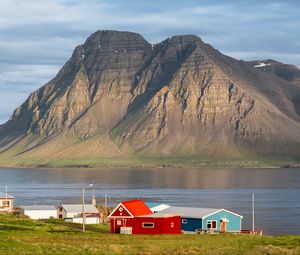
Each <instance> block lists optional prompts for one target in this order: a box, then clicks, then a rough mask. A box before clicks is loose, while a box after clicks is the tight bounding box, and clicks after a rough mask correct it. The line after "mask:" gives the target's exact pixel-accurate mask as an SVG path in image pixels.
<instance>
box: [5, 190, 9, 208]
mask: <svg viewBox="0 0 300 255" xmlns="http://www.w3.org/2000/svg"><path fill="white" fill-rule="evenodd" d="M7 201H8V200H7V185H6V186H5V204H6V212H7V213H8V211H9V207H7V205H8V202H7Z"/></svg>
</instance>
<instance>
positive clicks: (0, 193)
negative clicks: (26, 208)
mask: <svg viewBox="0 0 300 255" xmlns="http://www.w3.org/2000/svg"><path fill="white" fill-rule="evenodd" d="M1 198H4V199H5V198H14V197H13V196H12V195H9V194H6V193H3V192H0V199H1Z"/></svg>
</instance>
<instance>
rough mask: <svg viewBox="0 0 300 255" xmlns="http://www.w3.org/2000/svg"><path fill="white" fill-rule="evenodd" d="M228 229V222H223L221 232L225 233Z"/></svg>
mask: <svg viewBox="0 0 300 255" xmlns="http://www.w3.org/2000/svg"><path fill="white" fill-rule="evenodd" d="M226 227H227V222H226V221H221V226H220V232H221V233H225V232H226Z"/></svg>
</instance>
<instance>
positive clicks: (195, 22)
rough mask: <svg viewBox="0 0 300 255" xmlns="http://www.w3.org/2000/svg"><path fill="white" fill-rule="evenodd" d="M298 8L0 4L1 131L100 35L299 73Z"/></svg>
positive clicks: (109, 1)
mask: <svg viewBox="0 0 300 255" xmlns="http://www.w3.org/2000/svg"><path fill="white" fill-rule="evenodd" d="M299 13H300V1H298V0H297V1H294V0H290V1H288V0H286V1H283V0H282V1H271V0H264V1H261V0H259V1H258V0H252V1H250V0H239V1H238V0H237V1H228V0H227V1H226V0H210V1H209V0H198V1H196V0H172V1H171V0H151V1H143V0H139V1H137V0H132V1H129V0H82V1H79V0H51V1H50V0H48V1H46V0H36V1H32V0H1V1H0V123H3V122H5V121H7V120H8V118H9V117H10V115H11V114H12V111H13V110H14V109H15V108H16V107H17V106H18V105H20V104H21V103H22V102H23V101H24V100H25V99H26V98H27V97H28V95H29V94H30V93H31V92H32V91H34V90H35V89H37V88H39V87H40V86H42V85H43V84H44V83H45V82H46V81H48V80H49V79H51V78H52V77H53V76H54V75H55V74H56V73H57V71H58V70H59V68H60V67H61V66H62V65H63V64H64V63H65V62H66V61H67V60H68V58H69V57H70V55H71V54H72V51H73V49H74V48H75V46H76V45H78V44H82V43H83V42H84V41H85V39H86V38H87V37H88V36H89V35H90V34H91V33H93V32H95V31H96V30H99V29H116V30H127V31H134V32H138V33H141V34H142V35H143V36H144V37H145V38H146V39H147V40H148V41H150V42H152V43H156V42H159V41H161V40H163V39H165V38H167V37H171V36H172V35H178V34H196V35H198V36H199V37H201V38H202V40H204V41H205V42H207V43H210V44H212V45H213V46H214V47H215V48H217V49H218V50H220V51H221V52H222V53H224V54H227V55H230V56H233V57H235V58H238V59H245V60H254V59H265V58H272V59H275V60H279V61H282V62H285V63H291V64H295V65H297V66H298V67H299V66H300V17H299Z"/></svg>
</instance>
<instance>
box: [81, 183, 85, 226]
mask: <svg viewBox="0 0 300 255" xmlns="http://www.w3.org/2000/svg"><path fill="white" fill-rule="evenodd" d="M82 231H83V232H84V231H85V208H84V187H83V188H82Z"/></svg>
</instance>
